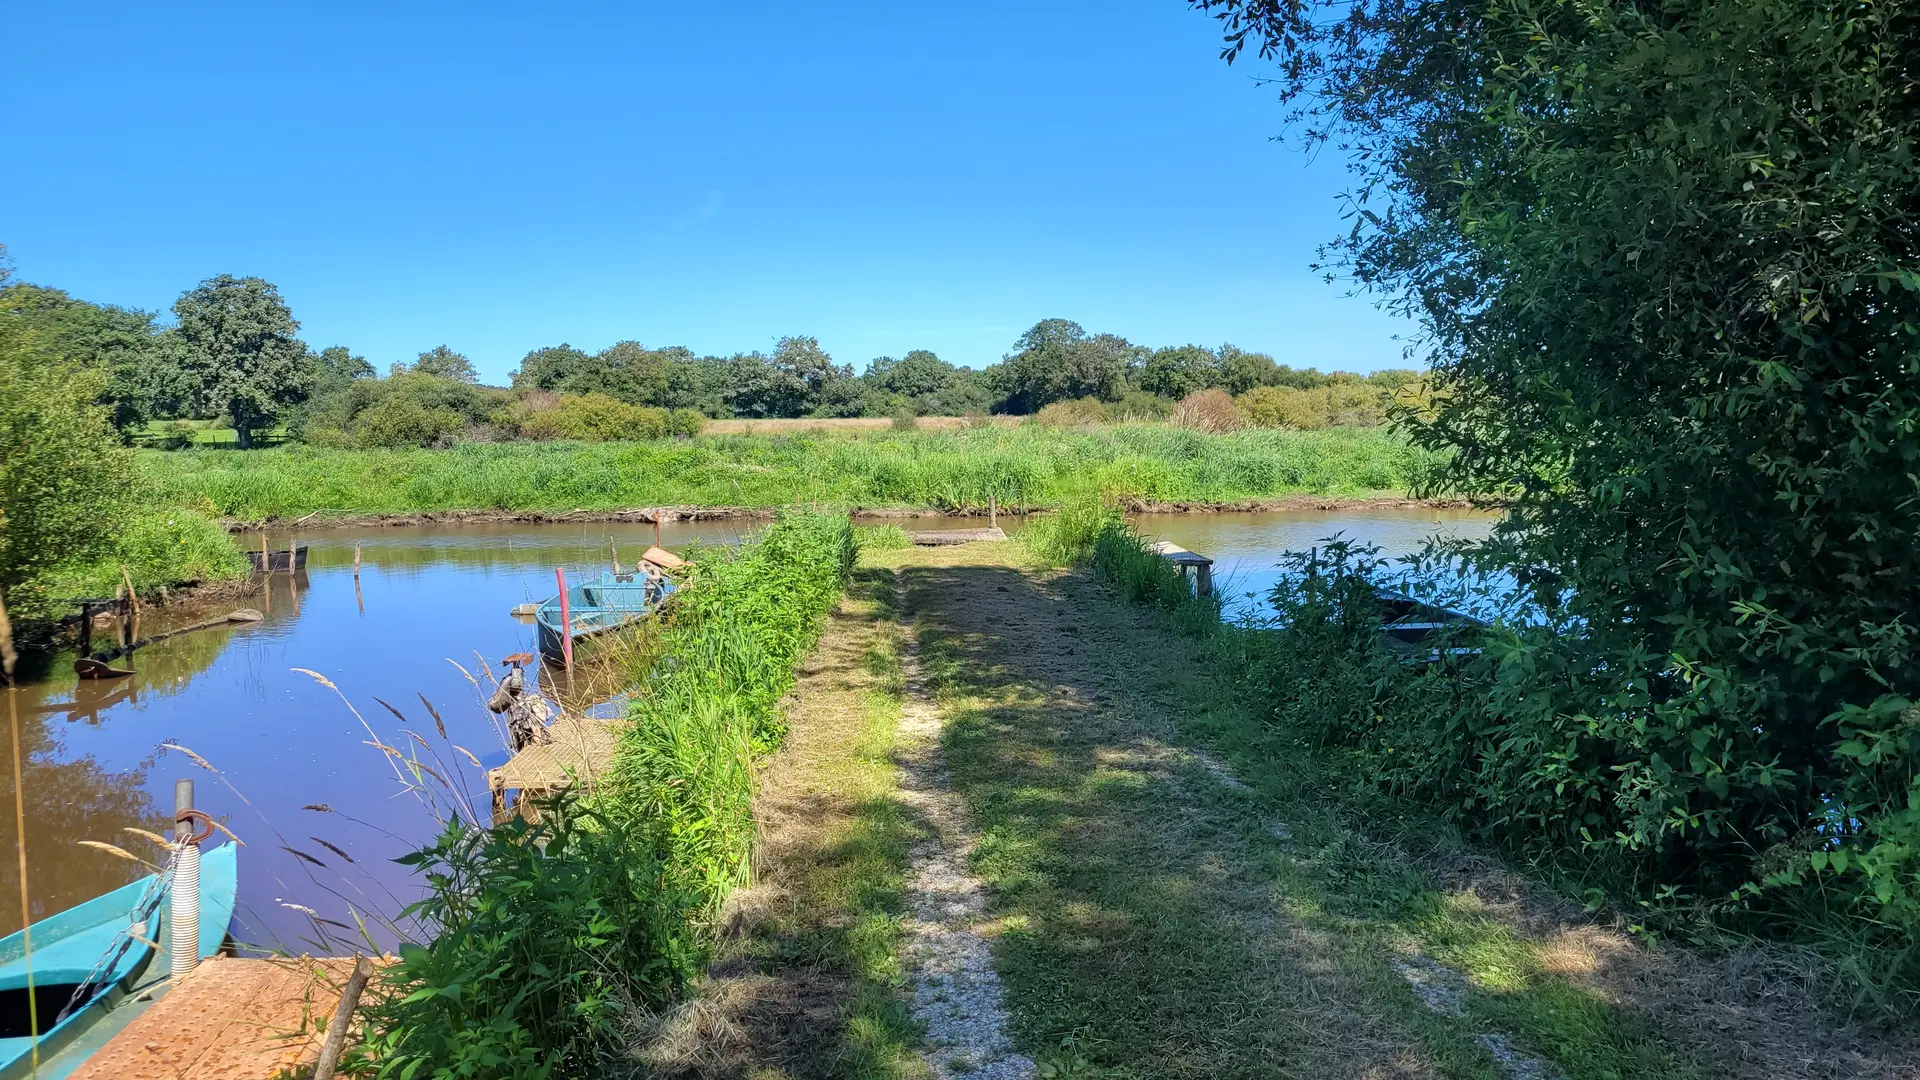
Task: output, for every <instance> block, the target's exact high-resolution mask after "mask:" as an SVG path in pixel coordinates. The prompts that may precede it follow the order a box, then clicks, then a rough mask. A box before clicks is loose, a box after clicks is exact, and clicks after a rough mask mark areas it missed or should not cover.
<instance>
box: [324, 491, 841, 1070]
mask: <svg viewBox="0 0 1920 1080" xmlns="http://www.w3.org/2000/svg"><path fill="white" fill-rule="evenodd" d="M853 557H854V536H853V528H852V525H851V523H850V522H849V521H848V520H847V518H846V517H845V516H831V515H824V514H817V513H792V514H788V515H786V516H783V517H782V518H780V519H779V520H778V521H776V522H774V523H773V524H772V525H770V526H768V527H767V529H766V530H765V531H764V532H763V533H762V534H761V535H760V537H759V538H758V539H756V540H754V541H751V542H749V543H747V544H745V545H742V546H741V547H740V548H738V549H735V550H732V551H728V550H715V551H708V552H704V553H701V554H700V555H699V556H698V557H697V558H696V560H695V562H694V570H693V576H692V579H691V580H690V581H689V582H688V584H687V587H685V588H683V589H682V590H681V591H680V592H679V593H678V594H676V595H677V601H676V603H675V605H674V607H673V608H672V610H671V611H670V612H669V613H668V614H667V615H666V616H665V618H664V619H663V620H662V623H663V625H662V626H661V627H660V629H659V631H658V633H657V635H656V637H655V638H654V639H653V640H652V641H651V642H650V655H652V656H653V657H654V659H653V662H652V667H651V669H650V670H649V671H647V672H646V674H645V678H644V680H643V681H642V683H641V684H640V685H639V686H638V687H636V688H635V690H634V696H633V701H632V705H631V708H630V714H629V718H630V720H631V721H632V723H631V725H630V726H629V727H628V728H627V729H625V730H624V731H623V733H622V735H621V738H620V742H619V745H618V749H617V752H616V757H615V761H614V769H613V777H612V778H611V780H610V781H609V782H607V783H605V784H604V785H603V786H602V787H601V788H599V789H598V790H596V791H594V792H592V793H591V794H590V795H589V796H588V797H587V799H586V801H585V802H584V803H582V802H577V801H574V800H570V799H565V798H563V799H561V800H559V801H556V802H551V803H547V804H544V805H543V806H542V807H541V813H540V815H539V816H540V818H541V824H539V825H529V824H527V823H526V822H523V821H513V822H509V823H507V824H505V825H500V826H496V827H493V828H490V829H483V828H476V827H473V826H471V825H463V824H461V823H458V822H455V823H452V824H450V825H449V826H448V828H447V831H446V832H445V833H444V834H443V835H442V836H441V837H440V838H439V839H438V840H437V841H436V842H435V843H434V844H431V845H429V846H428V847H426V848H424V849H422V850H421V851H420V852H418V853H416V854H415V855H414V856H412V857H411V861H412V863H413V864H414V865H415V866H417V867H418V868H419V870H420V871H421V873H422V875H423V876H424V877H425V878H426V884H427V896H426V898H425V899H424V900H422V901H421V902H420V903H419V904H417V905H415V908H414V909H413V912H412V913H413V914H416V915H418V916H420V917H422V918H423V919H425V921H427V922H428V923H429V924H430V925H432V926H433V927H434V928H435V931H436V932H435V933H434V935H433V940H432V941H430V942H426V943H422V944H416V945H409V946H407V947H405V948H404V949H403V950H402V953H401V957H400V962H399V963H398V964H397V965H395V967H394V968H392V969H391V970H390V972H389V974H388V975H387V976H386V982H387V986H386V991H387V992H386V993H384V994H382V995H380V996H378V998H377V999H376V1004H375V1005H374V1007H373V1009H372V1013H371V1016H370V1023H369V1024H368V1025H367V1026H366V1029H365V1032H364V1035H363V1039H362V1045H361V1048H360V1053H359V1061H358V1066H357V1067H359V1068H361V1069H362V1070H363V1071H364V1072H367V1073H374V1074H378V1075H380V1076H401V1077H421V1078H425V1077H434V1078H440V1077H445V1078H453V1077H479V1076H485V1077H513V1078H529V1080H531V1078H544V1077H570V1076H589V1075H591V1076H599V1075H607V1074H609V1073H610V1072H613V1071H617V1070H618V1069H619V1068H622V1067H624V1068H626V1069H627V1070H628V1071H630V1069H631V1063H630V1062H629V1063H624V1065H623V1064H622V1063H621V1062H618V1061H616V1060H615V1058H616V1056H617V1055H618V1053H619V1051H620V1047H621V1045H622V1043H623V1041H624V1038H625V1036H626V1035H627V1034H629V1033H630V1032H631V1031H632V1030H634V1029H635V1028H636V1026H637V1025H638V1023H639V1022H640V1021H641V1019H642V1018H643V1017H644V1016H645V1015H646V1014H648V1013H650V1012H652V1011H654V1010H656V1009H658V1008H659V1007H660V1006H663V1005H665V1004H667V1003H668V1002H670V1001H671V1000H673V999H674V998H675V997H676V996H678V995H679V994H680V993H681V992H682V991H683V990H684V989H685V988H686V986H687V984H688V982H689V981H690V980H691V978H692V977H693V976H694V974H695V973H696V972H697V971H698V970H699V968H700V966H701V965H702V964H703V963H704V961H705V958H706V956H707V955H708V950H709V947H710V945H711V943H712V933H711V928H712V923H713V917H714V915H715V914H716V913H717V911H718V910H719V907H720V904H721V902H722V901H723V900H724V899H725V898H726V896H727V894H728V893H729V892H731V891H732V890H733V889H734V888H736V887H738V886H740V885H742V884H745V883H746V881H747V878H748V872H749V867H750V865H751V863H750V857H751V845H752V839H753V821H752V817H751V800H752V793H753V768H754V761H755V759H756V757H757V756H758V755H760V754H763V753H765V752H767V751H769V750H771V749H773V748H774V747H775V746H777V745H778V744H779V742H780V739H781V737H782V736H783V735H784V733H785V725H784V722H783V720H782V717H781V713H780V710H779V702H780V699H781V697H782V696H783V695H784V694H785V693H786V692H787V690H788V689H789V688H790V687H791V686H792V684H793V671H794V665H795V664H796V663H797V662H798V660H799V658H800V657H801V655H802V654H803V653H804V652H805V651H806V650H807V649H808V648H809V647H810V646H811V645H812V644H813V642H814V640H815V637H816V635H817V634H818V632H819V628H820V625H821V621H822V619H823V617H824V616H825V614H826V612H827V610H828V609H829V608H830V607H831V606H832V605H833V603H834V601H835V600H836V599H837V598H838V597H839V595H840V593H841V590H842V589H843V588H844V587H845V585H846V581H847V576H848V574H849V572H850V571H851V569H852V565H853Z"/></svg>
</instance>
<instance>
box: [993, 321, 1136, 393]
mask: <svg viewBox="0 0 1920 1080" xmlns="http://www.w3.org/2000/svg"><path fill="white" fill-rule="evenodd" d="M1136 354H1137V350H1136V349H1135V347H1134V346H1133V345H1131V344H1129V343H1128V342H1127V340H1126V339H1125V338H1121V337H1115V336H1114V335H1112V334H1101V335H1098V336H1097V337H1089V336H1087V332H1086V330H1084V329H1082V328H1081V326H1080V324H1079V323H1076V322H1072V321H1070V320H1067V319H1044V320H1042V321H1040V322H1038V323H1035V324H1034V326H1033V328H1032V329H1030V330H1028V331H1027V332H1026V333H1025V334H1022V335H1021V336H1020V340H1018V341H1016V342H1014V345H1013V351H1012V352H1011V353H1008V354H1007V356H1006V359H1005V360H1003V361H1002V362H1001V363H999V364H995V365H994V366H993V368H990V369H989V370H990V371H991V372H992V373H993V383H994V390H995V391H997V392H998V393H999V394H1000V395H1001V396H1002V398H1003V399H1004V404H1003V406H1002V407H1003V408H1005V409H1006V411H1007V412H1011V413H1031V412H1035V411H1038V410H1039V409H1040V407H1041V406H1043V405H1046V404H1048V403H1050V402H1055V401H1067V400H1071V399H1074V398H1083V397H1091V398H1098V399H1100V400H1102V401H1118V400H1119V399H1120V395H1122V394H1124V393H1125V392H1126V388H1127V366H1128V364H1129V363H1130V362H1132V361H1133V360H1134V359H1135V358H1136Z"/></svg>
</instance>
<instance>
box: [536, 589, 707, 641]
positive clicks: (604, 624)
mask: <svg viewBox="0 0 1920 1080" xmlns="http://www.w3.org/2000/svg"><path fill="white" fill-rule="evenodd" d="M673 590H674V584H673V581H672V580H671V579H669V578H666V577H663V576H658V575H650V574H614V573H611V572H609V571H602V572H601V574H600V577H599V580H597V581H589V582H583V583H581V584H579V585H572V586H569V587H568V588H567V594H566V596H567V613H566V620H565V621H566V624H567V625H566V627H565V628H562V626H561V621H562V620H561V615H560V597H558V596H556V597H554V598H553V599H551V600H548V601H547V602H545V603H543V604H541V605H540V609H539V611H538V612H536V613H535V614H534V625H535V626H537V627H538V628H539V632H540V633H539V636H540V652H541V653H542V654H543V655H545V656H547V657H550V658H552V659H555V660H558V659H561V658H563V657H564V656H565V649H566V640H567V632H568V630H571V631H572V633H573V640H574V643H575V644H576V645H577V644H578V643H579V642H580V641H581V640H582V639H584V638H591V637H594V636H596V635H599V634H604V633H606V632H607V631H609V630H617V629H619V628H620V627H622V626H627V625H629V624H631V623H634V622H636V621H638V620H640V619H644V618H646V617H647V616H649V615H651V614H653V613H654V612H655V611H656V610H658V609H659V607H660V605H661V604H662V603H665V602H666V599H667V597H669V596H671V595H673Z"/></svg>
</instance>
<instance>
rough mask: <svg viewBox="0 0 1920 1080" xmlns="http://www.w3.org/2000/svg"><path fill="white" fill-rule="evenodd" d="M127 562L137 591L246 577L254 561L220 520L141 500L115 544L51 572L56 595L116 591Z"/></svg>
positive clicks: (51, 587) (144, 592) (49, 577)
mask: <svg viewBox="0 0 1920 1080" xmlns="http://www.w3.org/2000/svg"><path fill="white" fill-rule="evenodd" d="M122 567H125V568H126V570H127V574H128V576H129V577H131V578H132V580H133V588H134V591H135V592H137V593H140V594H141V595H152V594H153V592H154V591H155V590H156V589H159V588H161V587H167V588H171V587H174V586H178V585H187V584H194V583H198V582H206V581H232V580H235V579H238V578H242V577H245V576H246V574H247V569H248V563H247V557H246V555H244V554H242V553H241V551H240V548H239V546H238V545H236V544H235V543H234V540H233V537H231V536H229V535H228V534H227V531H226V530H225V529H223V528H221V527H220V525H219V523H217V522H215V521H214V520H213V519H211V518H209V517H207V516H206V515H205V514H201V513H198V512H196V511H193V510H189V509H187V508H185V507H180V506H164V505H147V504H140V505H137V506H134V507H132V508H130V509H129V510H128V511H127V514H126V517H125V520H124V523H123V525H122V527H121V528H120V529H119V530H118V531H117V532H116V533H115V534H114V535H113V538H112V546H111V547H110V548H109V549H108V550H107V551H105V552H104V553H103V554H101V555H99V556H98V557H97V558H95V559H93V560H92V561H90V562H88V561H84V560H67V561H65V562H63V563H62V564H61V565H60V566H59V567H58V568H56V569H54V570H52V571H50V572H49V573H48V574H47V581H48V589H49V591H50V592H51V593H52V594H53V595H55V596H64V597H72V596H112V595H113V593H114V591H115V590H116V589H118V588H119V587H120V585H121V578H120V570H121V568H122Z"/></svg>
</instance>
